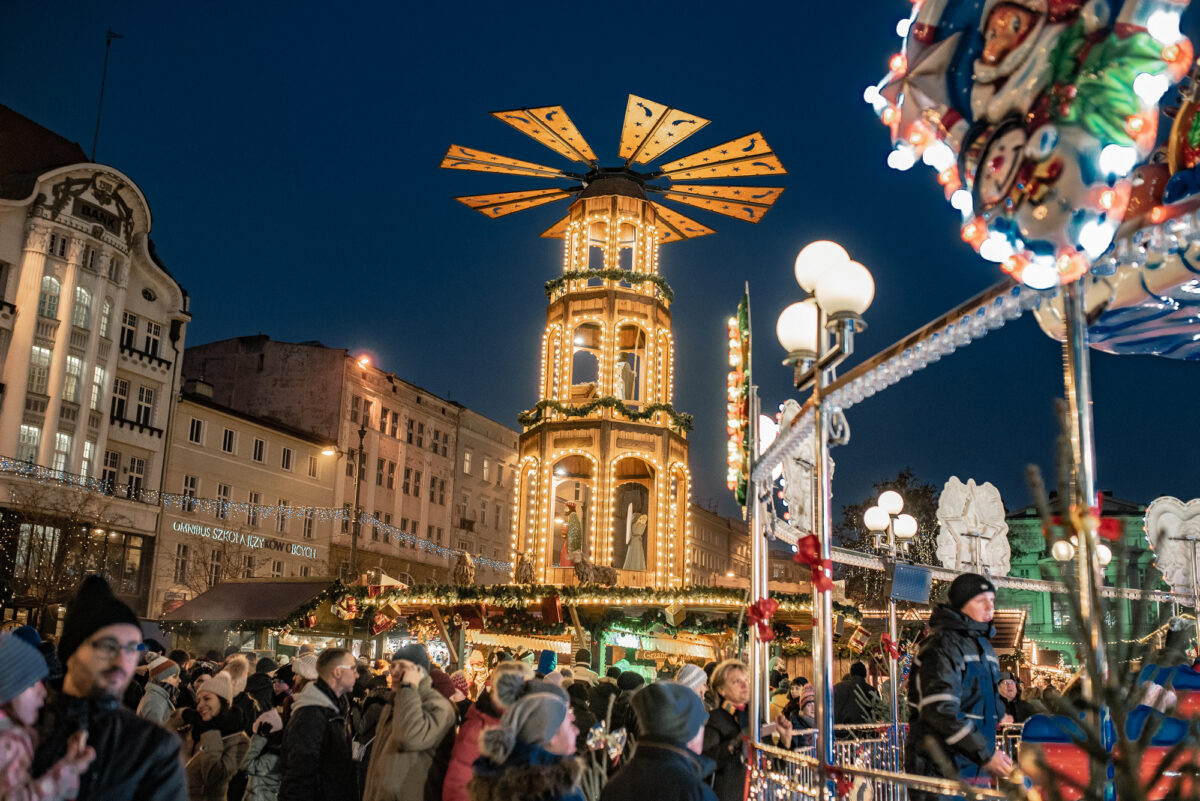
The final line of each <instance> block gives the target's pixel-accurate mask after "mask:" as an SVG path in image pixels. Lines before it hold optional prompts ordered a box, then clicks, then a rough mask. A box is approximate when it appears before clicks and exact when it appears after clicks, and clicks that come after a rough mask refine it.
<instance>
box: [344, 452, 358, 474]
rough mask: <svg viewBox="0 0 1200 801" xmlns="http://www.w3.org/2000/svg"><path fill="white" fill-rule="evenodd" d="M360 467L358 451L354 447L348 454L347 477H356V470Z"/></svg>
mask: <svg viewBox="0 0 1200 801" xmlns="http://www.w3.org/2000/svg"><path fill="white" fill-rule="evenodd" d="M357 469H358V451H356V450H354V448H351V449H350V452H349V453H347V454H346V478H354V471H355V470H357Z"/></svg>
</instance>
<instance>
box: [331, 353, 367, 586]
mask: <svg viewBox="0 0 1200 801" xmlns="http://www.w3.org/2000/svg"><path fill="white" fill-rule="evenodd" d="M355 364H357V365H358V369H359V370H360V371H361V373H362V380H363V384H364V385H365V384H366V380H367V367H368V366H369V365H370V364H371V357H369V356H365V355H364V356H359V357H358V359H356V360H355ZM370 416H371V406H370V404H369V403H364V404H363V408H362V410H361V413H360V414H359V423H358V458H357V459H355V460H354V511H353V513H352V514H353V517H351V527H350V575H351V576H353V577H354V578H353V579H352V580H353V581H357V580H358V537H359V535H360V534H361V533H362V509H361V507H360V504H361V499H362V474H363V469H364V468H365V466H366V454H365V453H364V452H363V443H364V440H365V439H366V436H367V423H368V421H369V418H370ZM321 455H322V456H349V455H350V454H348V453H347V452H346V451H343V450H341V449H340V448H338V447H337V446H336V445H326V446H325V447H324V448H322V449H321Z"/></svg>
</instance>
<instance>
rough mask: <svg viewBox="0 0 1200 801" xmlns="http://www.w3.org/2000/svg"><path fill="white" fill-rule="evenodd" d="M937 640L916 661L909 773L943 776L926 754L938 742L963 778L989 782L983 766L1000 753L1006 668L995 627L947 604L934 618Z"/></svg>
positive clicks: (910, 687) (910, 696) (911, 694)
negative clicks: (930, 742) (995, 644)
mask: <svg viewBox="0 0 1200 801" xmlns="http://www.w3.org/2000/svg"><path fill="white" fill-rule="evenodd" d="M929 625H930V626H931V627H932V628H933V634H932V635H931V636H930V637H929V639H927V640H926V641H925V642H924V643H923V644H922V646H921V652H920V654H919V655H918V656H917V657H916V658H914V659H913V670H912V672H911V673H909V677H908V702H909V706H910V707H911V708H912V709H913V714H912V715H911V716H910V717H911V720H910V730H909V735H908V747H907V753H906V754H905V760H904V764H905V769H906V770H907V771H908V772H909V773H919V774H922V775H925V776H940V775H941V771H939V769H938V766H937V762H936V761H935V759H934V757H933V756H932V755H931V754H929V753H928V751H927V750H926V748H925V739H926V738H927V737H932V738H933V739H934V740H935V741H936V742H937V743H938V744H939V745H941V747H942V749H943V750H944V751H945V752H946V753H947V754H948V755H949V756H951V757H952V758H953V760H954V764H955V766H956V767H957V768H958V771H959V774H960V776H961V777H962V778H963V779H965V780H967V781H970V782H974V781H976V780H980V781H982V780H986V779H987V774H986V773H985V772H984V770H983V767H982V766H983V764H984V763H985V762H987V761H988V760H989V759H991V757H992V753H993V752H994V751H995V750H996V725H997V724H998V723H999V722H1000V716H1001V715H1002V714H1003V712H1002V710H1003V707H1002V706H1001V704H1000V700H1001V699H1000V692H999V686H1000V663H999V660H997V659H996V652H995V651H994V650H992V644H991V642H989V639H990V638H991V637H992V636H993V635H994V634H995V631H996V630H995V628H993V626H992V624H991V623H980V622H978V621H975V620H972V619H971V618H969V617H967V616H966V615H964V614H963V613H962V612H959V611H957V610H954V609H951V608H950V607H948V606H946V605H945V604H941V605H939V606H938V607H937V608H936V609H934V610H933V614H932V615H931V616H930V618H929Z"/></svg>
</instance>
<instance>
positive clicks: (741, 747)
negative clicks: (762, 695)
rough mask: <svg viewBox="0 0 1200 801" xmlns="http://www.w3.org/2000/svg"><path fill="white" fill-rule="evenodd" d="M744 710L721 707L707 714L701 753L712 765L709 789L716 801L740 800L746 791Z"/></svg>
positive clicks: (726, 705)
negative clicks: (717, 800) (714, 794)
mask: <svg viewBox="0 0 1200 801" xmlns="http://www.w3.org/2000/svg"><path fill="white" fill-rule="evenodd" d="M745 715H746V711H745V710H744V709H743V710H739V709H736V708H734V707H732V705H730V704H723V705H721V706H719V707H717V708H716V709H714V710H712V711H711V712H709V713H708V723H707V724H706V725H705V726H704V750H703V754H704V756H705V757H707V758H708V759H711V760H712V761H713V762H715V763H716V769H715V770H714V771H713V774H712V788H713V792H714V793H716V795H717V798H719V799H720V801H741V799H742V797H743V796H744V795H745V792H746V744H745V741H744V740H743V737H742V730H743V728H744V722H743V721H744V719H745Z"/></svg>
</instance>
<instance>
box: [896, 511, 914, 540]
mask: <svg viewBox="0 0 1200 801" xmlns="http://www.w3.org/2000/svg"><path fill="white" fill-rule="evenodd" d="M896 536H897V537H900V538H901V539H908V538H909V537H915V536H917V519H916V518H915V517H913V516H912V515H899V516H898V517H897V518H896Z"/></svg>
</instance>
